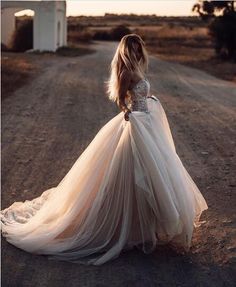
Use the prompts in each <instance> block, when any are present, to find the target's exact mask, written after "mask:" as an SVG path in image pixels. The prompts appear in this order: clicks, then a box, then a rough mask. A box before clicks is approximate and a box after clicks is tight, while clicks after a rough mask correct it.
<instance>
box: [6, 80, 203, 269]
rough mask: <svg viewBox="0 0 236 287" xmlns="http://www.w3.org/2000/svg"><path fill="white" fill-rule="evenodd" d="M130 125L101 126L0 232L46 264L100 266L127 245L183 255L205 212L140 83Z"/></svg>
mask: <svg viewBox="0 0 236 287" xmlns="http://www.w3.org/2000/svg"><path fill="white" fill-rule="evenodd" d="M130 94H131V102H130V109H131V110H132V113H131V114H130V120H129V121H125V119H124V113H123V112H120V113H119V114H117V115H116V116H115V117H114V118H112V119H111V120H110V121H109V122H108V123H107V124H105V125H104V126H103V127H102V128H101V130H100V131H99V132H98V133H97V135H96V136H95V138H94V139H93V140H92V142H91V143H90V144H89V146H88V147H87V148H86V149H85V151H84V152H83V153H82V154H81V156H80V157H79V158H78V159H77V160H76V162H75V163H74V164H73V166H72V167H71V169H70V170H69V171H68V173H67V174H66V175H65V176H64V178H63V179H62V180H61V181H60V183H59V184H58V185H57V186H56V187H52V188H50V189H48V190H46V191H44V192H43V193H42V194H41V196H40V197H37V198H35V199H33V200H26V201H24V202H15V203H13V204H12V205H11V206H10V207H8V208H6V209H4V210H2V211H1V222H2V225H1V226H2V227H1V228H2V234H3V236H5V237H6V240H7V241H8V242H10V243H11V244H13V245H15V246H16V247H18V248H21V249H23V250H25V251H28V252H31V253H34V254H44V255H47V256H48V258H49V259H54V260H55V259H56V260H66V261H71V262H75V263H81V264H94V265H100V264H103V263H105V262H107V261H109V260H111V259H114V258H116V257H118V256H119V254H120V253H121V251H122V250H127V249H131V248H133V247H134V246H137V248H140V249H142V250H143V252H145V253H150V252H152V251H154V250H155V247H156V245H157V244H166V243H169V244H170V245H171V244H173V245H175V246H177V247H180V248H184V250H189V248H190V246H191V239H192V233H193V229H194V227H197V226H200V225H201V223H202V222H203V221H202V222H201V221H200V216H201V213H202V212H203V211H204V210H206V209H207V208H208V206H207V203H206V201H205V199H204V197H203V196H202V194H201V192H200V191H199V189H198V188H197V186H196V185H195V183H194V182H193V180H192V179H191V177H190V175H189V174H188V172H187V171H186V169H185V168H184V166H183V164H182V162H181V160H180V158H179V157H178V155H177V154H176V151H175V145H174V142H173V139H172V135H171V131H170V128H169V124H168V121H167V118H166V114H165V111H164V109H163V107H162V105H161V103H160V101H159V100H158V99H157V98H156V97H155V96H151V95H150V83H149V81H148V80H147V79H141V80H140V81H139V82H138V83H137V84H136V85H135V86H134V87H133V89H132V90H131V91H130Z"/></svg>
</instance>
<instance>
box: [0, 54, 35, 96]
mask: <svg viewBox="0 0 236 287" xmlns="http://www.w3.org/2000/svg"><path fill="white" fill-rule="evenodd" d="M28 56H29V55H24V54H22V53H20V54H17V53H10V52H3V53H2V63H1V65H2V74H1V79H2V84H1V87H2V94H1V96H2V99H3V100H4V99H5V98H6V97H8V96H9V95H10V94H12V93H13V92H14V91H15V90H17V89H18V88H20V87H21V86H23V85H25V84H26V83H27V82H28V81H29V80H30V79H31V78H32V77H33V76H34V74H35V73H36V72H37V70H38V69H37V66H36V65H35V64H34V63H33V62H32V61H31V59H30V57H28Z"/></svg>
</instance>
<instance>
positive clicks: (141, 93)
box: [129, 78, 150, 112]
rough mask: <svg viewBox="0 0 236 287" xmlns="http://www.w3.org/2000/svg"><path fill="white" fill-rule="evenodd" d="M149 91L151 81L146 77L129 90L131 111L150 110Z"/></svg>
mask: <svg viewBox="0 0 236 287" xmlns="http://www.w3.org/2000/svg"><path fill="white" fill-rule="evenodd" d="M149 91H150V83H149V81H148V80H147V79H146V78H145V79H141V80H140V81H138V83H137V84H136V85H135V86H134V87H133V88H132V89H131V90H129V95H130V103H129V108H130V110H131V111H142V112H148V107H147V96H148V95H149Z"/></svg>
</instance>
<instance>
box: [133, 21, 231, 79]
mask: <svg viewBox="0 0 236 287" xmlns="http://www.w3.org/2000/svg"><path fill="white" fill-rule="evenodd" d="M135 32H136V33H138V34H139V35H140V36H141V37H143V38H144V39H145V42H146V44H147V49H148V51H149V52H150V53H152V54H154V55H156V56H157V57H159V58H160V59H163V60H166V61H172V62H177V63H180V64H183V65H187V66H190V67H194V68H197V69H201V70H204V71H206V72H208V73H209V74H211V75H213V76H216V77H218V78H221V79H224V80H228V81H233V82H235V83H236V73H235V70H236V63H233V62H227V61H223V60H221V59H219V58H217V57H216V56H215V51H214V47H213V44H212V42H211V39H210V37H209V35H208V29H207V28H206V27H196V28H191V27H182V26H173V27H169V26H167V25H164V26H163V27H156V29H154V28H153V27H152V28H151V29H150V30H149V28H148V27H144V28H143V27H137V28H136V29H135Z"/></svg>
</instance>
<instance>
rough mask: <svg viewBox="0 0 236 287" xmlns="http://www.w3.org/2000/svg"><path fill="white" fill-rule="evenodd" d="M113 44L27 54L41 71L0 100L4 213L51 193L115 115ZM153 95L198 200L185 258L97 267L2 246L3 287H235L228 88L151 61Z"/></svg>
mask: <svg viewBox="0 0 236 287" xmlns="http://www.w3.org/2000/svg"><path fill="white" fill-rule="evenodd" d="M116 45H117V43H113V42H109V43H103V42H96V43H95V44H94V48H95V49H96V50H97V52H96V53H94V54H90V55H86V56H82V57H73V58H68V57H59V56H53V57H42V56H41V55H35V57H34V61H35V62H36V63H37V64H38V65H40V67H41V73H39V75H38V76H37V77H36V78H34V79H33V81H32V82H31V83H29V84H27V85H26V86H23V87H21V88H20V89H18V90H17V91H16V92H15V93H14V94H13V95H11V97H8V98H6V99H4V101H3V102H2V122H1V127H2V209H3V208H5V207H7V206H9V205H10V204H12V203H13V202H14V201H24V200H26V199H33V198H35V197H37V196H39V195H40V194H41V193H42V192H43V191H44V190H46V189H48V188H50V187H53V186H57V184H58V183H59V182H60V180H61V179H62V178H63V177H64V175H65V174H66V173H67V172H68V170H69V169H70V168H71V166H72V165H73V163H74V162H75V161H76V160H77V158H78V157H79V155H80V154H81V153H82V152H83V150H84V149H85V148H86V146H87V145H88V144H89V143H90V141H91V140H92V139H93V137H94V136H95V135H96V133H97V132H98V130H99V129H100V128H101V127H102V126H103V125H104V124H105V123H106V122H107V121H108V120H109V119H111V118H112V117H113V116H115V115H116V114H117V112H119V110H118V108H117V107H116V106H115V105H114V104H113V103H111V102H110V101H109V100H108V99H107V97H106V95H105V85H104V81H105V80H106V79H107V77H108V73H109V64H110V61H111V59H112V56H113V54H114V51H115V48H116ZM148 78H149V80H150V82H151V92H152V94H155V95H156V96H157V97H158V98H159V99H160V101H161V102H162V104H163V107H164V108H165V110H166V113H167V116H168V119H169V122H170V126H171V129H172V132H173V137H174V140H175V144H176V149H177V152H178V154H179V156H180V158H181V159H182V161H183V163H184V165H185V166H186V168H187V170H188V171H189V173H190V175H191V176H192V177H193V179H194V180H195V182H196V183H197V185H198V187H199V189H200V190H201V192H202V194H203V195H204V197H205V198H206V201H207V203H208V206H209V209H208V210H207V211H206V212H205V213H204V214H203V215H202V218H201V219H202V220H206V221H207V222H206V224H205V225H204V226H202V227H200V229H197V230H195V232H194V236H193V246H192V248H191V252H190V253H189V254H185V255H179V254H175V253H174V251H173V250H171V249H169V248H168V247H164V246H163V247H158V248H157V250H156V251H155V252H154V253H153V254H150V255H145V254H143V253H142V252H141V251H138V250H131V251H127V252H126V253H122V254H121V255H120V257H119V258H118V259H115V260H114V261H111V262H108V263H107V264H104V265H102V266H98V267H97V266H82V265H76V264H73V263H68V262H55V261H48V260H47V258H45V257H43V256H38V255H32V254H29V253H26V252H24V251H22V250H20V249H17V248H15V247H14V246H12V245H10V244H9V243H7V242H6V241H5V240H4V239H3V240H2V263H3V264H2V284H3V286H4V287H5V286H11V287H14V286H17V287H20V286H37V287H38V286H50V287H51V286H52V287H53V286H57V287H58V286H64V285H67V286H83V287H84V286H122V287H123V286H165V287H166V286H168V287H169V286H233V284H234V282H235V272H234V267H235V263H236V261H235V258H234V257H233V253H235V250H236V246H235V242H233V238H235V218H233V210H234V209H233V208H234V207H235V195H234V196H233V190H235V187H236V183H235V171H236V167H235V162H236V159H235V153H234V149H235V139H236V137H235V130H236V129H235V123H236V113H235V107H236V85H235V84H233V83H230V82H226V81H223V80H219V79H216V78H215V77H213V76H210V75H208V74H206V73H204V72H202V71H199V70H195V69H191V68H188V67H185V66H181V65H179V64H172V63H168V62H164V61H161V60H159V59H156V58H153V57H151V58H150V69H149V73H148Z"/></svg>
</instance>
